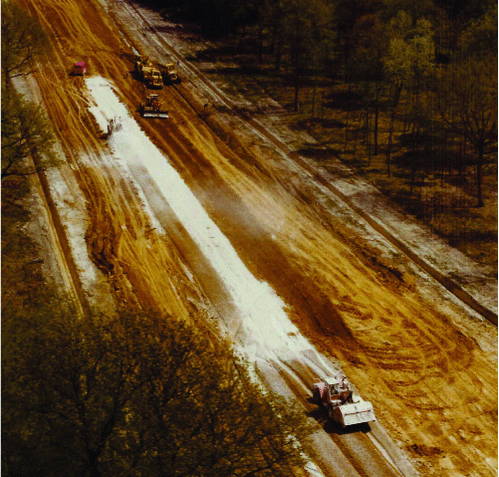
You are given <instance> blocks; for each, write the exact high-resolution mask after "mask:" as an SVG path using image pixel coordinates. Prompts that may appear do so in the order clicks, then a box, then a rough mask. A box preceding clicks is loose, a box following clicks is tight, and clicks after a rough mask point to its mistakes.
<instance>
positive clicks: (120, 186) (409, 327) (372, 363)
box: [20, 0, 497, 476]
mask: <svg viewBox="0 0 499 477" xmlns="http://www.w3.org/2000/svg"><path fill="white" fill-rule="evenodd" d="M20 3H22V4H24V5H25V7H26V8H27V9H28V10H29V11H30V12H31V13H32V14H34V15H36V16H38V17H39V18H40V20H41V22H42V25H43V27H44V28H45V29H46V31H47V32H48V33H49V35H50V38H51V40H52V44H53V47H54V53H53V58H52V59H51V61H50V62H47V63H46V64H45V65H43V68H42V69H41V71H40V72H39V73H38V74H37V75H36V76H37V77H36V79H37V81H38V83H39V86H40V89H41V92H42V96H43V99H44V102H45V104H46V106H47V108H48V112H49V115H50V118H51V120H52V122H53V124H54V126H55V128H56V130H57V133H58V137H59V140H60V142H61V144H62V146H63V148H64V151H65V154H66V157H67V160H68V163H69V165H70V167H71V169H72V170H73V171H74V174H75V177H76V178H77V181H78V185H79V187H80V189H81V191H82V192H83V193H84V194H85V197H86V201H87V212H88V216H89V219H90V220H89V225H88V229H87V237H86V239H87V245H88V248H89V252H90V254H91V256H92V259H93V261H94V263H96V265H97V266H98V267H99V269H100V270H102V271H103V272H104V273H105V274H106V275H107V276H108V278H109V280H110V282H111V284H112V286H113V289H114V292H115V298H116V300H117V301H119V302H120V303H122V304H125V303H126V304H128V305H137V306H144V307H153V308H156V309H158V310H161V311H166V312H169V313H173V314H176V315H178V316H183V317H185V318H186V319H188V317H189V316H191V315H193V314H196V313H198V314H199V313H204V307H203V306H202V305H201V304H203V303H204V302H205V299H204V298H203V296H202V295H203V294H206V295H207V296H208V297H209V298H210V300H211V301H212V302H213V301H216V299H215V298H214V297H215V295H216V293H217V291H216V286H215V283H213V282H212V281H210V277H209V276H205V277H202V276H197V277H196V278H195V279H194V280H191V279H190V278H189V276H188V273H187V272H186V270H185V267H184V266H183V262H184V261H185V262H186V263H189V258H188V257H189V254H192V255H194V252H193V251H192V250H189V249H188V248H189V246H190V245H188V242H185V244H184V245H183V246H180V249H179V241H180V240H181V237H182V230H181V227H180V226H177V228H176V230H177V231H176V233H175V234H171V235H170V236H165V235H160V234H158V233H157V231H156V230H155V229H154V228H153V227H152V226H151V224H150V221H149V218H148V216H147V214H146V213H145V212H144V210H143V205H142V202H141V200H140V198H139V197H138V195H137V191H136V190H135V189H134V187H133V186H132V184H131V183H130V182H128V181H127V180H126V178H125V177H124V176H123V174H122V171H120V169H119V166H118V165H116V166H114V165H113V164H112V163H110V162H106V163H105V164H104V163H102V162H101V161H100V157H101V155H103V154H106V142H105V140H104V139H103V137H104V134H103V131H100V130H99V128H98V127H97V125H96V123H95V121H94V119H93V117H92V115H91V114H90V113H89V112H88V109H87V106H88V102H87V100H86V97H85V90H84V88H85V87H84V82H83V80H82V79H81V78H77V77H73V76H71V75H70V74H69V73H70V71H71V66H72V64H73V63H74V61H77V60H85V61H88V63H89V64H90V73H91V74H96V75H97V74H98V75H100V76H102V77H105V78H109V79H111V80H112V81H113V82H114V84H115V86H116V90H117V92H118V94H119V95H120V97H121V99H122V101H123V102H124V103H125V104H126V105H127V106H128V107H129V110H131V111H134V110H135V109H136V108H137V105H138V104H139V102H140V101H143V98H144V91H143V87H142V85H141V84H140V83H138V82H137V81H136V80H134V79H133V77H132V75H131V74H130V71H131V70H132V67H133V64H132V63H131V61H130V58H131V57H132V50H131V48H130V46H129V44H128V42H127V41H125V38H124V37H123V36H122V35H121V34H120V33H119V31H118V30H117V28H116V26H115V24H114V23H113V21H112V19H111V17H109V16H108V15H107V14H106V13H105V11H104V10H103V8H102V7H101V6H100V4H99V3H98V2H92V1H85V2H78V1H76V0H30V1H29V2H28V1H24V0H23V1H21V2H20ZM135 47H136V48H138V49H140V44H138V43H137V44H135ZM161 94H162V96H163V98H164V100H165V101H166V102H167V104H168V108H169V109H170V111H174V114H171V119H170V120H168V121H167V122H165V121H161V120H150V121H145V120H143V119H141V118H138V117H137V119H138V121H139V123H140V124H141V126H142V127H143V129H144V130H145V131H146V132H147V133H148V135H149V136H150V137H151V139H152V140H153V141H154V143H155V144H156V145H157V146H158V147H159V148H160V149H161V150H162V151H164V153H165V155H166V156H167V157H168V158H169V160H170V161H171V163H172V164H174V165H175V167H176V169H177V170H178V171H179V173H180V174H181V175H182V177H183V178H184V180H185V182H186V183H187V184H188V185H189V187H190V188H191V189H192V190H193V192H194V193H195V194H196V196H197V197H198V199H199V200H200V201H201V202H202V204H203V206H204V207H205V209H206V210H207V211H208V213H209V214H210V216H211V217H212V218H213V220H214V221H215V222H216V223H217V225H218V226H219V228H220V229H221V230H222V232H223V233H224V234H225V235H226V236H227V237H228V238H229V240H230V241H231V243H232V245H233V246H234V248H235V249H236V250H237V252H238V254H239V256H240V257H241V259H242V260H243V261H244V263H245V264H246V266H247V267H248V269H249V270H250V271H251V272H252V273H253V274H254V275H255V276H256V277H257V278H259V279H262V280H264V281H266V282H268V283H269V284H271V286H272V287H273V288H274V290H275V291H276V293H277V294H278V295H279V296H280V297H281V298H282V299H283V300H284V301H285V302H286V303H287V305H288V308H289V316H290V318H291V319H292V320H293V321H294V322H295V323H296V324H297V325H298V326H299V328H300V329H301V330H302V332H303V333H304V334H305V335H306V336H309V337H310V338H311V339H312V340H313V341H314V342H315V343H316V345H317V346H318V347H320V348H321V349H323V350H326V351H327V352H329V353H330V354H331V355H332V356H334V357H335V358H336V359H338V361H339V362H340V363H341V364H342V367H343V369H344V371H345V372H346V374H347V375H348V376H349V378H350V379H351V380H352V381H353V382H354V383H355V384H356V385H357V387H358V388H359V389H360V390H361V393H362V394H363V395H364V396H365V397H366V398H369V399H370V400H371V401H372V402H373V403H375V408H376V412H377V415H378V419H379V420H380V422H381V423H382V424H383V426H385V427H386V428H387V429H389V430H390V431H391V435H392V437H393V438H394V439H396V440H397V441H399V442H400V444H401V446H402V447H403V448H404V449H405V450H407V451H408V453H409V455H411V456H413V457H415V458H417V459H418V461H419V462H420V464H421V465H420V466H419V467H418V469H419V470H420V472H421V474H422V475H434V476H458V475H476V476H487V475H491V476H492V475H496V474H497V462H496V457H497V440H496V439H497V432H496V424H497V371H496V363H495V362H494V361H493V360H492V359H490V358H489V357H488V356H487V355H486V354H485V353H484V352H483V351H482V350H481V349H480V348H479V347H478V346H477V344H476V342H475V341H474V339H473V337H470V336H466V335H465V334H464V333H463V332H461V331H460V330H458V329H457V328H456V326H455V325H454V324H453V322H452V320H451V319H450V317H448V316H444V315H443V314H442V313H440V312H438V311H437V310H436V309H435V307H434V306H433V305H432V304H431V303H429V302H428V301H427V300H425V299H423V298H422V297H421V296H419V295H418V293H417V291H416V290H415V289H414V288H413V287H410V286H408V285H407V284H406V283H405V282H404V281H402V280H399V279H398V278H397V277H396V276H394V275H393V274H390V273H386V272H385V271H384V270H383V269H382V268H380V267H375V266H373V265H372V263H370V262H369V261H368V260H365V259H363V258H362V255H361V254H360V253H359V250H360V248H361V247H362V246H363V244H359V243H355V242H358V240H356V238H355V237H351V236H349V234H351V232H350V231H349V230H348V228H347V227H346V226H345V225H344V224H342V223H341V222H339V221H337V220H335V219H334V217H328V218H327V219H326V218H324V216H323V211H321V210H319V209H318V208H316V207H315V206H314V202H313V197H310V196H308V195H307V190H301V191H297V190H295V189H294V188H293V187H292V186H290V184H291V183H293V181H292V179H293V177H292V172H289V171H286V170H284V169H283V168H279V169H278V168H276V167H275V163H274V162H272V161H267V160H266V157H265V151H263V150H262V149H261V148H259V147H258V146H257V145H255V144H253V143H252V140H251V139H248V143H247V144H244V143H243V144H239V143H238V144H237V147H234V144H235V142H236V140H235V139H234V142H232V143H231V145H230V146H228V145H227V142H224V141H222V140H221V139H220V137H218V136H217V135H216V134H214V132H213V129H212V128H210V127H209V126H208V125H207V123H206V122H205V121H204V120H203V118H202V117H200V115H199V114H197V112H196V111H195V110H194V109H193V108H192V107H191V105H190V104H189V102H187V101H186V98H187V99H190V97H191V92H190V90H189V84H184V83H183V84H182V85H180V86H178V87H176V88H165V90H163V92H162V93H161ZM229 137H230V134H229V132H227V136H226V137H225V138H224V139H228V138H229ZM238 141H241V138H240V137H239V140H238ZM236 151H237V152H236ZM171 220H172V222H173V221H174V220H175V219H174V218H173V217H171ZM182 247H185V249H184V250H182ZM200 273H201V272H200ZM201 290H202V291H201ZM484 326H485V325H484ZM312 378H313V377H311V376H305V377H304V381H307V380H310V379H312ZM301 397H302V399H303V400H305V399H306V397H305V396H301ZM332 436H333V438H334V440H335V441H337V442H338V445H339V446H340V448H341V446H343V447H344V448H345V449H346V447H345V446H346V440H348V439H353V437H352V436H349V435H347V437H345V436H341V435H336V434H332ZM356 439H360V440H368V437H367V436H366V435H359V436H358V437H356ZM352 459H353V460H354V461H355V460H356V459H358V458H357V457H352ZM365 465H366V464H365V463H359V462H357V463H355V464H354V467H355V468H356V469H357V471H358V472H359V475H369V474H368V470H367V469H365V468H364V467H365ZM362 469H364V470H362ZM363 473H364V474H363Z"/></svg>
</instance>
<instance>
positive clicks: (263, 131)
mask: <svg viewBox="0 0 499 477" xmlns="http://www.w3.org/2000/svg"><path fill="white" fill-rule="evenodd" d="M124 3H126V4H127V5H129V6H130V7H131V8H132V9H133V10H134V11H135V13H136V15H137V16H138V17H139V19H140V20H142V21H143V22H144V23H146V24H148V25H149V27H150V29H151V31H152V32H153V33H155V34H156V41H159V42H160V43H161V46H163V47H164V48H165V49H166V51H168V53H169V54H170V55H171V56H172V57H173V58H175V60H176V61H177V62H179V63H181V64H182V65H183V67H184V68H185V69H186V70H188V71H190V72H191V73H192V74H193V75H194V76H195V77H196V79H198V80H199V81H201V82H202V83H203V85H204V86H205V87H206V88H207V89H208V90H209V91H210V92H211V94H213V96H214V97H215V98H216V99H217V102H218V103H219V104H221V105H222V106H224V107H226V108H228V109H229V110H230V111H232V112H233V113H234V114H236V115H238V116H239V117H240V118H241V119H242V120H244V121H245V122H246V124H247V125H249V126H251V128H253V130H254V131H255V132H257V133H258V134H259V135H260V136H261V137H263V138H264V139H265V140H266V141H269V142H270V143H271V144H272V145H273V146H275V147H276V148H278V149H279V151H281V152H282V153H283V154H284V155H285V156H287V157H288V158H290V159H292V160H294V161H295V162H296V163H297V164H299V165H300V166H301V167H302V168H303V170H304V171H306V172H307V173H308V174H310V175H311V177H313V180H314V181H317V182H318V183H320V184H321V185H322V186H324V187H326V188H327V189H328V190H329V191H330V192H332V193H333V194H334V195H336V196H337V197H338V198H340V199H341V200H342V201H343V202H344V203H345V204H346V205H347V206H348V207H350V209H351V210H353V211H354V212H355V213H356V214H357V215H358V216H359V217H362V219H364V220H365V221H366V222H367V223H368V224H369V225H370V226H371V227H372V228H373V229H374V230H376V232H378V233H379V234H380V235H382V236H383V237H384V238H385V239H386V240H388V241H389V242H390V243H391V244H392V245H394V246H395V247H397V249H398V250H400V251H401V252H403V253H404V254H405V255H406V256H407V257H409V258H410V259H411V260H412V261H413V262H414V263H415V264H417V265H418V266H419V267H421V269H423V270H424V271H425V272H426V273H428V274H429V275H430V276H431V277H433V278H434V279H435V280H436V281H437V282H439V283H440V284H441V285H442V286H444V287H445V288H446V289H447V290H448V291H449V292H451V293H452V294H453V295H454V296H456V297H457V298H458V299H459V300H461V301H462V302H463V303H464V304H466V305H468V306H469V307H470V308H471V309H473V310H474V311H476V312H477V313H479V314H480V315H482V316H483V317H484V318H486V319H487V320H489V321H490V322H491V323H492V324H494V325H496V326H497V324H498V316H497V313H495V312H493V311H491V310H489V309H488V308H487V307H485V306H483V305H482V304H481V303H479V302H478V301H477V300H476V299H475V298H474V297H473V296H472V295H470V293H468V292H467V291H466V290H463V289H462V287H460V286H459V285H458V284H457V283H455V282H454V281H453V280H452V279H450V278H449V277H446V276H444V275H443V274H442V273H441V272H440V271H439V270H437V269H436V268H435V267H433V266H432V265H430V264H429V263H428V262H426V261H425V260H423V259H422V258H421V257H420V256H418V255H417V254H416V253H415V252H414V251H413V250H412V249H411V248H410V247H409V246H407V245H406V244H405V243H404V242H403V241H402V240H400V239H398V238H397V237H395V236H394V235H393V234H392V233H390V231H389V230H388V229H387V228H386V227H384V226H383V225H382V224H381V223H379V222H378V221H377V220H375V219H374V218H373V217H371V216H370V215H369V214H367V213H365V211H363V210H362V209H361V208H360V207H358V206H356V205H355V204H354V203H353V202H352V201H351V200H350V199H349V198H348V196H347V195H346V194H344V193H343V192H342V191H340V190H339V189H338V188H337V187H335V186H334V185H333V184H332V183H331V177H329V176H328V175H327V173H326V172H324V171H320V170H317V168H316V167H314V166H312V165H311V164H310V163H309V162H308V161H306V160H305V159H304V158H303V157H301V156H300V155H299V154H298V153H296V152H295V151H293V150H291V149H289V147H288V146H287V144H285V143H284V142H283V141H282V140H281V139H280V138H279V137H277V136H276V135H275V134H273V133H272V132H271V131H269V130H268V128H266V127H265V126H263V125H262V124H261V123H260V122H259V121H258V120H257V119H255V118H254V117H252V116H251V115H249V114H248V113H247V112H245V111H241V108H239V107H238V106H237V105H236V104H235V103H234V102H233V101H232V100H231V99H230V98H229V97H228V96H227V95H225V94H224V93H223V92H222V91H221V90H220V89H219V88H216V87H214V85H213V83H212V82H211V81H209V80H208V79H207V78H206V77H205V75H204V74H203V73H201V72H200V71H199V70H198V69H197V68H196V67H195V66H193V65H192V64H190V63H189V62H187V61H185V60H184V58H182V56H181V55H179V54H178V53H177V52H176V51H175V49H174V48H173V47H172V45H171V44H170V43H168V41H166V40H165V39H164V37H163V35H162V34H160V32H159V31H158V30H157V28H156V27H155V26H154V25H152V24H150V23H149V22H148V20H147V19H146V18H145V16H144V15H143V14H142V13H141V12H140V11H139V9H138V8H137V7H136V6H135V5H134V4H133V2H129V1H127V2H124Z"/></svg>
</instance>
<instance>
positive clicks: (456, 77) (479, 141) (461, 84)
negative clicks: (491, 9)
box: [438, 57, 497, 207]
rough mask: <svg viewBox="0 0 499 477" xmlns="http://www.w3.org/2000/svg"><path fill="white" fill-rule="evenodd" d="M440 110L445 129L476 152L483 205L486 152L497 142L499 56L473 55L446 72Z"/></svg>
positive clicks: (477, 173) (479, 205) (479, 193)
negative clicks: (477, 57)
mask: <svg viewBox="0 0 499 477" xmlns="http://www.w3.org/2000/svg"><path fill="white" fill-rule="evenodd" d="M438 95H439V98H440V101H439V112H440V116H441V118H442V120H443V122H444V124H445V128H446V129H447V130H448V131H449V132H451V133H453V134H457V135H459V136H461V137H462V138H465V139H466V140H468V141H469V143H470V144H471V145H472V147H473V149H474V153H475V157H474V163H475V165H476V184H477V200H478V203H477V205H478V207H483V206H484V202H483V197H482V182H483V165H484V159H485V154H486V153H487V152H489V148H495V146H496V145H497V57H496V58H495V59H494V57H492V58H488V59H474V58H469V59H466V60H465V61H463V62H462V63H461V64H459V65H455V66H454V65H453V67H452V68H448V69H447V70H446V71H445V72H444V74H443V75H442V78H441V81H440V88H439V90H438Z"/></svg>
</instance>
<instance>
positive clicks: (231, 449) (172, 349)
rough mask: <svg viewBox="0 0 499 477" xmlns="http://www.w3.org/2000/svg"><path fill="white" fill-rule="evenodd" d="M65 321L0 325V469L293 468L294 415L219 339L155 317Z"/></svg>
mask: <svg viewBox="0 0 499 477" xmlns="http://www.w3.org/2000/svg"><path fill="white" fill-rule="evenodd" d="M74 316H75V315H74V314H72V313H70V312H64V313H62V312H60V313H53V312H52V311H50V312H46V313H44V312H38V313H36V315H35V316H32V317H24V316H17V317H15V319H9V320H7V322H6V325H5V326H4V330H3V333H2V345H3V348H2V351H3V353H2V379H3V386H2V394H3V399H2V401H3V409H2V411H3V412H2V421H3V422H2V430H3V433H2V438H3V445H2V455H3V468H2V470H3V472H4V473H5V475H6V476H8V475H16V476H17V475H18V476H23V475H29V476H30V477H32V476H38V475H39V476H44V477H46V476H52V475H54V476H56V475H57V476H65V475H68V476H69V475H71V476H75V475H78V476H82V477H84V476H108V475H109V476H114V477H116V476H125V475H126V476H164V475H168V476H217V477H221V476H235V475H237V476H248V477H249V476H279V475H290V473H291V470H290V469H291V466H293V465H299V464H300V463H301V459H302V458H301V451H300V448H299V446H298V444H297V441H296V440H295V438H294V437H293V436H298V437H299V438H302V437H303V436H304V435H305V434H306V433H307V424H305V423H304V420H303V416H302V413H301V412H298V411H296V409H294V408H292V407H290V405H289V404H287V403H284V402H283V401H280V400H279V399H277V398H276V397H275V396H271V395H270V394H268V393H265V394H264V393H263V392H262V391H261V389H260V387H259V386H257V385H256V384H255V383H254V382H253V380H252V379H250V376H249V374H248V371H247V369H246V365H245V364H244V363H243V362H242V361H241V360H240V359H237V358H235V357H234V354H233V352H232V350H231V348H230V347H229V346H228V345H227V344H220V343H215V344H213V343H212V342H210V341H208V339H206V337H205V335H202V334H201V333H200V332H198V331H196V330H195V329H194V328H192V327H190V326H187V325H186V324H184V323H180V322H178V321H176V320H174V319H172V318H170V317H164V316H159V315H155V314H153V313H144V312H141V313H138V314H134V313H120V314H118V316H116V317H114V318H105V317H98V318H97V317H96V318H94V319H93V320H91V321H86V320H85V321H84V320H78V319H76V318H75V317H74Z"/></svg>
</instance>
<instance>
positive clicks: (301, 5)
mask: <svg viewBox="0 0 499 477" xmlns="http://www.w3.org/2000/svg"><path fill="white" fill-rule="evenodd" d="M283 15H284V21H283V25H282V28H283V30H284V42H285V44H286V45H287V48H288V50H289V51H290V52H291V57H292V63H293V82H294V92H295V94H294V102H293V103H294V110H295V111H298V110H299V109H300V88H301V79H302V76H303V74H304V71H305V69H306V68H307V67H310V66H315V65H316V64H317V63H318V62H319V61H321V60H322V61H323V59H322V58H323V57H324V56H325V53H324V51H325V49H326V48H325V45H327V43H328V42H329V41H330V38H331V34H330V25H331V6H330V5H329V4H328V3H327V2H326V1H325V0H289V1H288V2H287V3H284V4H283ZM326 55H327V53H326ZM321 57H322V58H321Z"/></svg>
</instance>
